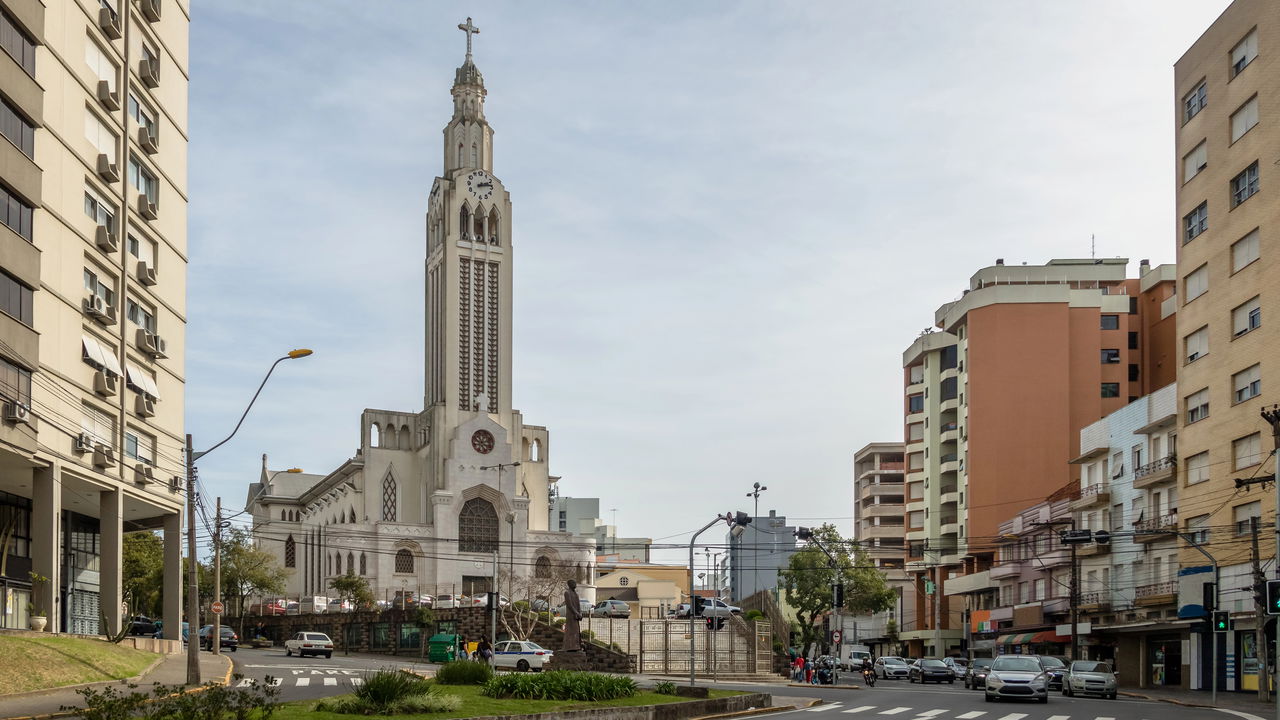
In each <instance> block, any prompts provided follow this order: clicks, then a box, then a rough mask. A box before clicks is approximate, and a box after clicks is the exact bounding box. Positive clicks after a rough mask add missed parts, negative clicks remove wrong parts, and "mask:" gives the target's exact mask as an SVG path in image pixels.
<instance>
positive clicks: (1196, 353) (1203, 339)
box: [1183, 325, 1209, 363]
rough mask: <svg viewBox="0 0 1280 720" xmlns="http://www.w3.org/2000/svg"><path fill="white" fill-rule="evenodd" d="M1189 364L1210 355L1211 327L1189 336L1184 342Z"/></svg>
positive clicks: (1203, 328)
mask: <svg viewBox="0 0 1280 720" xmlns="http://www.w3.org/2000/svg"><path fill="white" fill-rule="evenodd" d="M1183 342H1184V344H1185V345H1186V351H1185V352H1186V353H1187V355H1186V357H1187V362H1189V363H1193V362H1195V361H1197V360H1199V359H1200V358H1202V357H1204V356H1205V355H1207V354H1208V353H1209V326H1208V325H1206V326H1204V327H1202V328H1200V329H1199V330H1197V331H1195V332H1193V333H1191V334H1190V335H1188V336H1187V337H1186V338H1185V339H1184V340H1183Z"/></svg>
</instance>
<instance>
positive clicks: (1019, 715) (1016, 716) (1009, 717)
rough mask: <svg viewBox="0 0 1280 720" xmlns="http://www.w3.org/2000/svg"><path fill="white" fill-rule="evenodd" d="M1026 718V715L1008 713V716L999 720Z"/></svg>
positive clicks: (1020, 719)
mask: <svg viewBox="0 0 1280 720" xmlns="http://www.w3.org/2000/svg"><path fill="white" fill-rule="evenodd" d="M1026 716H1027V714H1026V713H1009V714H1008V715H1005V716H1004V717H1002V718H1000V720H1022V718H1024V717H1026Z"/></svg>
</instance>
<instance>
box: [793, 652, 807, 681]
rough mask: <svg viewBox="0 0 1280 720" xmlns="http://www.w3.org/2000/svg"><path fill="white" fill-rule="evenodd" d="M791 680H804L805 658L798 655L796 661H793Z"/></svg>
mask: <svg viewBox="0 0 1280 720" xmlns="http://www.w3.org/2000/svg"><path fill="white" fill-rule="evenodd" d="M791 680H792V682H803V681H804V658H803V657H801V656H799V655H796V659H795V662H793V663H791Z"/></svg>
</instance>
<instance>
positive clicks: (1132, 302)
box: [1129, 297, 1138, 315]
mask: <svg viewBox="0 0 1280 720" xmlns="http://www.w3.org/2000/svg"><path fill="white" fill-rule="evenodd" d="M1129 314H1130V315H1137V314H1138V298H1136V297H1131V298H1129Z"/></svg>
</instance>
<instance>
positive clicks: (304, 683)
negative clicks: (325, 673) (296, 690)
mask: <svg viewBox="0 0 1280 720" xmlns="http://www.w3.org/2000/svg"><path fill="white" fill-rule="evenodd" d="M310 684H311V678H298V687H306V686H308V685H310Z"/></svg>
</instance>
